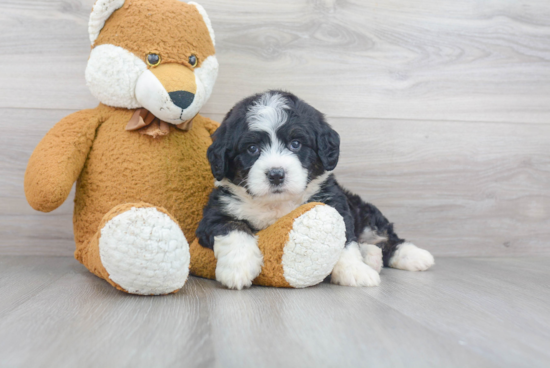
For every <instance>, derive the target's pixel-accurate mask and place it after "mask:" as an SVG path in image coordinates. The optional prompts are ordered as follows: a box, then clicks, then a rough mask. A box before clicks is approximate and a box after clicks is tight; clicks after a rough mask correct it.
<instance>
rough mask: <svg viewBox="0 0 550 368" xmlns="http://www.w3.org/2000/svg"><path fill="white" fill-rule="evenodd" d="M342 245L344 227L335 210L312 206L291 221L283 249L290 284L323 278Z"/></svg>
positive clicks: (314, 282) (307, 283)
mask: <svg viewBox="0 0 550 368" xmlns="http://www.w3.org/2000/svg"><path fill="white" fill-rule="evenodd" d="M345 244H346V226H345V224H344V219H343V218H342V216H340V214H339V213H338V211H336V210H335V209H334V208H332V207H330V206H315V207H313V208H312V209H311V210H309V211H308V212H306V213H304V214H303V215H301V216H300V217H298V218H296V219H295V220H294V224H293V226H292V230H291V231H290V233H289V235H288V242H287V243H286V245H285V247H284V250H283V259H282V265H283V270H284V277H285V279H286V281H287V282H288V283H289V284H290V286H292V287H295V288H304V287H308V286H313V285H317V284H318V283H320V282H322V281H323V280H324V279H325V277H327V276H328V275H329V274H330V272H331V271H332V269H333V268H334V265H335V264H336V262H337V261H338V259H339V257H340V253H341V252H342V249H343V248H344V245H345Z"/></svg>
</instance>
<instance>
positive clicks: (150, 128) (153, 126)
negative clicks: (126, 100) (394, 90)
mask: <svg viewBox="0 0 550 368" xmlns="http://www.w3.org/2000/svg"><path fill="white" fill-rule="evenodd" d="M193 119H194V117H193V118H192V119H190V120H187V121H184V122H183V123H181V124H178V125H174V126H175V127H176V128H178V129H180V130H183V131H187V130H189V129H191V127H192V126H193ZM126 130H138V131H139V132H140V133H141V134H145V135H150V136H151V137H153V138H158V137H162V136H165V135H168V134H169V133H170V125H168V123H167V122H165V121H162V120H160V119H159V118H157V117H155V115H153V114H151V113H150V112H149V110H147V109H137V110H136V111H135V112H134V115H132V118H131V119H130V121H129V122H128V125H126Z"/></svg>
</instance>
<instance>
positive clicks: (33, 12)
mask: <svg viewBox="0 0 550 368" xmlns="http://www.w3.org/2000/svg"><path fill="white" fill-rule="evenodd" d="M92 3H93V0H67V1H49V0H34V1H19V0H5V1H3V2H2V4H0V10H1V11H0V20H1V21H0V53H1V54H2V55H4V57H3V58H1V59H0V80H2V83H1V84H0V107H24V108H60V109H75V110H78V109H83V108H89V107H93V106H95V104H96V101H95V99H94V98H93V97H92V96H91V94H90V93H89V91H88V90H87V88H86V86H85V81H84V69H85V66H86V62H87V58H88V54H89V44H88V35H87V17H88V15H89V10H90V8H91V6H92ZM201 3H202V5H204V7H205V8H206V10H207V11H208V13H209V15H210V17H211V19H212V23H213V26H214V29H215V30H216V34H217V36H216V39H217V50H218V56H219V61H220V75H219V79H218V82H217V86H216V87H215V89H214V93H213V96H212V98H211V100H210V102H209V103H208V104H207V106H206V107H205V109H204V111H205V112H209V113H225V112H226V111H227V110H228V109H229V107H230V106H231V105H233V104H234V103H235V102H236V101H238V100H239V99H241V98H242V97H245V96H247V95H249V94H251V93H255V92H259V91H262V90H265V89H267V88H284V89H287V90H290V91H292V92H295V93H296V94H298V95H300V96H301V97H303V98H304V99H306V100H307V101H309V102H311V103H312V104H314V105H315V106H317V107H319V109H321V110H322V111H324V112H325V113H326V114H328V115H329V116H334V117H359V118H363V117H369V118H392V119H411V118H414V119H422V120H428V119H429V120H463V121H510V122H532V123H548V121H549V119H550V83H549V82H550V23H548V21H547V20H548V18H549V17H550V3H549V2H548V1H545V0H512V1H506V2H502V1H500V2H498V1H491V2H486V1H481V2H480V1H470V2H457V1H452V0H444V1H438V2H432V1H429V0H420V1H415V2H406V1H402V0H401V1H397V0H393V1H384V2H379V1H375V0H368V1H364V0H353V1H346V2H339V1H334V0H323V1H315V2H311V1H306V0H299V1H296V0H282V1H277V2H274V3H267V2H259V1H253V0H238V1H230V2H227V1H221V0H204V1H202V2H201Z"/></svg>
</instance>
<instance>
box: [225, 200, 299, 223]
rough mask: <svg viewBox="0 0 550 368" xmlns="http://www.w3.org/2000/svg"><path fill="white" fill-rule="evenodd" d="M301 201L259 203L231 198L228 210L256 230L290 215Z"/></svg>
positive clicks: (227, 205) (227, 206)
mask: <svg viewBox="0 0 550 368" xmlns="http://www.w3.org/2000/svg"><path fill="white" fill-rule="evenodd" d="M301 204H302V203H301V201H293V200H291V201H281V202H275V203H257V202H254V201H240V200H235V199H234V200H230V201H228V203H227V204H226V210H227V211H228V212H229V213H230V214H231V215H233V216H234V217H236V218H238V219H239V220H246V221H248V222H249V223H250V225H252V226H253V227H254V228H255V229H256V230H263V229H265V228H266V227H268V226H270V225H273V224H274V223H275V222H276V221H277V220H278V219H280V218H281V217H283V216H285V215H288V214H289V213H290V212H292V211H293V210H295V209H296V208H298V207H299V206H300V205H301Z"/></svg>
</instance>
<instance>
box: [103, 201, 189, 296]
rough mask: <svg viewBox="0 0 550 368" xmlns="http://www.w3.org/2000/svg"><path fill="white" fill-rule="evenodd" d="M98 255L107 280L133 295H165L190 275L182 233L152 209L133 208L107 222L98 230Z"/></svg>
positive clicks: (172, 223) (187, 254) (164, 216)
mask: <svg viewBox="0 0 550 368" xmlns="http://www.w3.org/2000/svg"><path fill="white" fill-rule="evenodd" d="M99 255H100V257H101V263H102V264H103V267H105V269H106V270H107V272H108V273H109V278H110V279H111V280H112V281H114V282H116V283H117V284H118V285H120V286H121V287H122V288H123V289H125V290H126V291H127V292H129V293H132V294H141V295H159V294H168V293H171V292H173V291H175V290H178V289H181V287H182V286H183V285H184V284H185V281H186V280H187V276H188V275H189V258H190V257H189V244H188V243H187V240H186V239H185V236H183V232H182V231H181V229H180V227H179V225H178V224H177V223H175V222H174V221H173V220H172V219H171V218H170V216H168V215H166V214H165V213H162V212H160V211H158V210H157V209H156V208H153V207H148V208H135V207H133V208H132V209H130V210H128V211H126V212H124V213H121V214H120V215H118V216H115V217H113V218H112V219H111V220H109V221H108V222H107V223H106V224H105V226H104V227H103V228H102V229H101V237H100V238H99Z"/></svg>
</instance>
